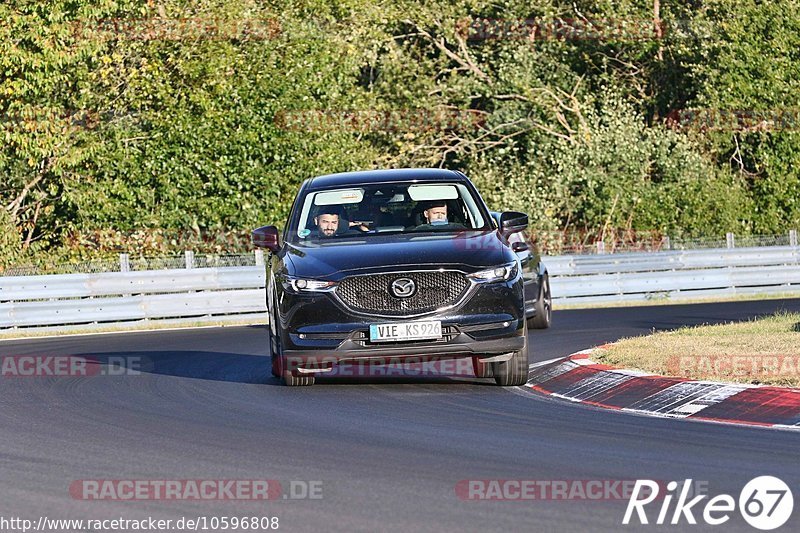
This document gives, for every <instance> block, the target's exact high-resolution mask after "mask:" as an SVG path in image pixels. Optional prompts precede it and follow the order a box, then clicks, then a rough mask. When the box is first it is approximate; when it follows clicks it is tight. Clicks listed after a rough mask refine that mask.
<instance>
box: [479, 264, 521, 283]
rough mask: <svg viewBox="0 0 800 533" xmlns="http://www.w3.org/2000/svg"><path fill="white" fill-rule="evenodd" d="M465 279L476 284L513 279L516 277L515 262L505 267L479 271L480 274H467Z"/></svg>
mask: <svg viewBox="0 0 800 533" xmlns="http://www.w3.org/2000/svg"><path fill="white" fill-rule="evenodd" d="M467 277H468V278H469V279H471V280H472V281H475V282H477V283H489V282H492V281H506V280H509V279H514V278H516V277H517V262H516V261H514V262H512V263H509V264H507V265H503V266H499V267H495V268H490V269H489V270H481V271H480V272H475V273H473V274H467Z"/></svg>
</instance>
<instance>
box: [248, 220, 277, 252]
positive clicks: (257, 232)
mask: <svg viewBox="0 0 800 533" xmlns="http://www.w3.org/2000/svg"><path fill="white" fill-rule="evenodd" d="M251 238H252V239H253V246H255V247H257V248H266V249H268V250H269V251H270V252H273V253H275V252H277V251H278V250H280V249H281V244H280V237H279V236H278V228H276V227H275V226H261V227H260V228H258V229H254V230H253V233H252V234H251Z"/></svg>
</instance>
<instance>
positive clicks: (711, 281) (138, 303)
mask: <svg viewBox="0 0 800 533" xmlns="http://www.w3.org/2000/svg"><path fill="white" fill-rule="evenodd" d="M258 259H259V260H257V261H256V263H257V266H243V267H220V268H184V269H172V270H149V271H128V272H104V273H96V274H60V275H37V276H10V277H0V331H1V330H4V329H5V330H7V329H11V328H25V327H47V326H66V325H80V324H104V323H118V322H130V321H142V320H162V319H208V318H216V317H226V318H228V317H236V316H247V317H250V318H252V317H258V318H259V319H261V318H263V319H264V320H266V317H267V315H266V312H265V296H264V287H265V284H266V282H265V272H264V266H263V259H262V258H258ZM544 262H545V264H546V265H547V267H548V270H549V272H550V276H551V286H552V293H553V296H554V302H555V303H556V305H558V304H573V303H574V304H584V303H602V302H637V301H646V300H653V299H670V300H680V299H682V298H698V297H713V296H726V295H735V294H770V293H773V294H774V293H787V292H798V293H800V247H798V246H774V247H758V248H726V249H713V250H708V249H706V250H683V251H669V252H644V253H641V252H640V253H618V254H610V255H578V256H576V255H572V256H550V257H544Z"/></svg>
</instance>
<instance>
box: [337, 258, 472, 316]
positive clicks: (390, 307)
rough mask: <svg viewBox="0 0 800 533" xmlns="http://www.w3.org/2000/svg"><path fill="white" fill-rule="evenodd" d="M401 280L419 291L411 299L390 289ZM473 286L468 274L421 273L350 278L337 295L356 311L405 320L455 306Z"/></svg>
mask: <svg viewBox="0 0 800 533" xmlns="http://www.w3.org/2000/svg"><path fill="white" fill-rule="evenodd" d="M400 278H410V279H412V280H414V283H416V285H417V290H416V292H415V293H414V294H412V295H411V296H409V297H407V298H398V297H396V296H394V295H392V293H391V292H390V286H391V284H392V282H393V281H395V280H397V279H400ZM471 287H472V283H471V282H470V281H469V279H467V277H466V275H465V274H464V273H463V272H459V271H457V270H443V269H439V270H418V271H406V272H391V273H380V274H360V275H354V276H348V277H346V278H344V279H342V280H341V281H340V282H339V284H338V286H337V287H336V290H335V294H336V296H337V298H338V299H339V300H340V301H341V302H342V304H344V305H345V307H347V308H348V309H350V310H352V311H353V312H356V313H360V314H367V315H374V316H388V317H402V316H418V315H423V314H427V313H432V312H434V311H437V310H439V309H443V308H447V307H452V306H454V305H456V304H457V303H459V302H460V301H461V300H463V298H464V297H465V296H466V294H467V293H468V292H469V290H470V288H471Z"/></svg>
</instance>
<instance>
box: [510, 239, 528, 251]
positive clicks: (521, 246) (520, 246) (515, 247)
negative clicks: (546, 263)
mask: <svg viewBox="0 0 800 533" xmlns="http://www.w3.org/2000/svg"><path fill="white" fill-rule="evenodd" d="M511 250H512V251H514V252H516V253H520V252H524V251H525V250H530V248H529V247H528V245H527V244H526V243H524V242H522V241H517V242H512V243H511Z"/></svg>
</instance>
